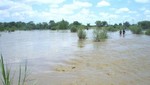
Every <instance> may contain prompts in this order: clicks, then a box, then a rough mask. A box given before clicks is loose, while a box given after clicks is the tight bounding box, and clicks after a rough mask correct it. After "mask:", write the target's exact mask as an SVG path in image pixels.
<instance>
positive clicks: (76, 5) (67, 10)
mask: <svg viewBox="0 0 150 85" xmlns="http://www.w3.org/2000/svg"><path fill="white" fill-rule="evenodd" d="M91 6H92V4H91V3H89V2H81V1H73V3H72V4H65V5H63V6H62V7H60V8H58V7H55V8H51V9H50V12H51V13H55V14H59V13H60V12H61V14H73V13H74V12H75V10H78V9H82V8H88V7H91Z"/></svg>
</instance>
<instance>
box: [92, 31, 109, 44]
mask: <svg viewBox="0 0 150 85" xmlns="http://www.w3.org/2000/svg"><path fill="white" fill-rule="evenodd" d="M93 36H94V41H96V42H100V41H102V40H105V39H107V38H108V35H107V31H106V30H103V29H102V30H100V29H95V30H94V31H93Z"/></svg>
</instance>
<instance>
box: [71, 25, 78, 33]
mask: <svg viewBox="0 0 150 85" xmlns="http://www.w3.org/2000/svg"><path fill="white" fill-rule="evenodd" d="M69 28H70V31H71V32H77V31H78V29H77V26H74V25H71V26H70V27H69Z"/></svg>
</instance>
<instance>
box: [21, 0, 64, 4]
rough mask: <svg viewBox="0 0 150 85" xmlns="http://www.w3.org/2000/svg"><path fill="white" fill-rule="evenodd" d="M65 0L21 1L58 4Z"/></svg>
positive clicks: (25, 0)
mask: <svg viewBox="0 0 150 85" xmlns="http://www.w3.org/2000/svg"><path fill="white" fill-rule="evenodd" d="M64 1H65V0H24V1H23V0H22V2H25V3H29V4H60V3H63V2H64Z"/></svg>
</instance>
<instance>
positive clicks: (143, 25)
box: [138, 21, 150, 29]
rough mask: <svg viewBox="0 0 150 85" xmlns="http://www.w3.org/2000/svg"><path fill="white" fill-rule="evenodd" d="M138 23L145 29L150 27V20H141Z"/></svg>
mask: <svg viewBox="0 0 150 85" xmlns="http://www.w3.org/2000/svg"><path fill="white" fill-rule="evenodd" d="M138 25H139V26H141V27H142V28H143V29H150V21H141V22H138Z"/></svg>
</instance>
